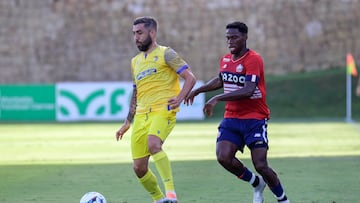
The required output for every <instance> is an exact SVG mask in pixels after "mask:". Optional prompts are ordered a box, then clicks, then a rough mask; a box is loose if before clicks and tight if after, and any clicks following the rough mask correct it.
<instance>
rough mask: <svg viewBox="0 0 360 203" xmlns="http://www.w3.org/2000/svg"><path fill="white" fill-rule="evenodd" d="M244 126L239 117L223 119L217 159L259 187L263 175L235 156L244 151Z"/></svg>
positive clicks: (217, 146) (217, 147) (227, 168)
mask: <svg viewBox="0 0 360 203" xmlns="http://www.w3.org/2000/svg"><path fill="white" fill-rule="evenodd" d="M243 128H246V125H244V124H242V121H241V120H239V119H223V121H222V122H221V123H220V125H219V134H218V138H217V144H216V155H217V160H218V162H219V163H220V164H221V165H222V166H223V167H224V168H225V169H226V170H228V171H229V172H230V173H232V174H234V175H235V176H236V177H238V178H239V179H241V180H243V181H246V182H249V183H250V184H251V185H252V186H253V187H258V186H259V183H260V181H261V180H262V179H261V177H259V176H257V175H256V174H254V173H253V172H251V171H250V170H249V169H248V168H246V167H245V166H244V165H243V164H242V163H241V161H240V160H238V159H237V158H236V157H235V154H236V153H237V151H238V150H240V151H242V150H243V148H244V145H245V143H244V140H243V137H242V131H243ZM261 197H262V196H261ZM255 202H261V201H255Z"/></svg>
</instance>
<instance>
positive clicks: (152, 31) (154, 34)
mask: <svg viewBox="0 0 360 203" xmlns="http://www.w3.org/2000/svg"><path fill="white" fill-rule="evenodd" d="M150 36H151V38H153V39H155V37H156V31H155V30H154V29H151V30H150Z"/></svg>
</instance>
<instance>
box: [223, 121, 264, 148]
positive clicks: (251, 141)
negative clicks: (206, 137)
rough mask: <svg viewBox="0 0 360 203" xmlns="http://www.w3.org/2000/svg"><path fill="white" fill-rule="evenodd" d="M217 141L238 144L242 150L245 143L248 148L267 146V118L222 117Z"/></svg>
mask: <svg viewBox="0 0 360 203" xmlns="http://www.w3.org/2000/svg"><path fill="white" fill-rule="evenodd" d="M218 130H219V133H218V137H217V140H216V141H217V142H220V141H223V140H226V141H229V142H231V143H234V144H235V145H237V146H238V149H239V150H240V151H241V152H243V150H244V146H245V145H246V146H247V147H248V148H249V149H254V148H259V147H265V148H267V149H268V148H269V146H268V138H267V119H263V120H257V119H237V118H224V119H223V120H222V121H221V123H220V125H219V127H218Z"/></svg>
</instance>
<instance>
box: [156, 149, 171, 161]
mask: <svg viewBox="0 0 360 203" xmlns="http://www.w3.org/2000/svg"><path fill="white" fill-rule="evenodd" d="M166 156H167V155H166V153H165V152H164V151H160V152H158V153H156V154H153V155H152V158H153V159H154V161H158V160H160V159H163V158H165V157H166Z"/></svg>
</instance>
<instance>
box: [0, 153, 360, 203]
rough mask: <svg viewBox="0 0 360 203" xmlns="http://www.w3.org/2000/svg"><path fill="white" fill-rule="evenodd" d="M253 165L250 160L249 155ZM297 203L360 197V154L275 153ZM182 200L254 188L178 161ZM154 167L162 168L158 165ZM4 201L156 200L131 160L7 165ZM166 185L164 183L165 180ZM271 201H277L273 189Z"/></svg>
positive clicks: (204, 164) (221, 197)
mask: <svg viewBox="0 0 360 203" xmlns="http://www.w3.org/2000/svg"><path fill="white" fill-rule="evenodd" d="M244 164H245V165H247V166H248V167H249V168H250V169H253V168H252V166H251V162H250V160H248V159H246V160H244ZM269 164H270V165H271V167H272V168H273V169H275V171H276V172H277V173H278V175H279V177H280V179H281V181H282V184H283V186H284V187H285V190H286V192H287V194H288V196H289V197H290V198H291V200H292V203H342V202H357V201H358V191H360V185H359V182H360V176H359V175H358V170H359V168H360V156H346V157H306V158H272V159H270V160H269ZM172 166H173V172H174V179H175V184H176V189H177V193H178V196H179V198H180V199H181V202H182V203H191V202H197V203H210V202H213V203H222V202H251V201H252V189H251V187H250V186H249V185H247V184H246V183H244V182H242V181H240V180H238V179H237V178H235V177H234V176H232V175H231V174H229V173H227V172H226V171H225V170H224V169H222V168H221V167H220V166H219V165H218V163H217V162H216V161H215V160H201V161H178V162H173V163H172ZM151 167H152V168H153V171H154V172H155V173H156V170H155V169H154V166H153V164H152V163H151ZM0 177H1V181H0V201H1V202H3V203H10V202H11V203H14V202H16V203H22V202H36V203H42V202H44V203H45V202H46V203H47V202H52V203H56V202H58V203H64V202H66V203H68V202H69V203H70V202H71V203H72V202H74V203H75V202H79V200H80V198H81V196H82V195H83V194H84V193H86V192H88V191H98V192H100V193H102V194H103V195H104V196H105V197H106V198H107V200H108V201H107V202H108V203H146V202H148V203H150V202H151V199H150V198H149V196H148V195H147V194H146V192H145V191H144V190H143V188H142V187H141V186H140V184H139V183H138V181H137V179H136V178H135V175H134V173H133V171H132V165H131V163H121V164H120V163H119V164H116V163H113V164H78V165H76V164H75V165H66V164H64V165H9V166H6V165H2V166H0ZM161 186H162V185H161ZM264 196H265V198H266V199H267V202H276V201H275V199H274V197H273V196H272V194H271V192H270V190H268V189H266V190H265V193H264Z"/></svg>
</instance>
